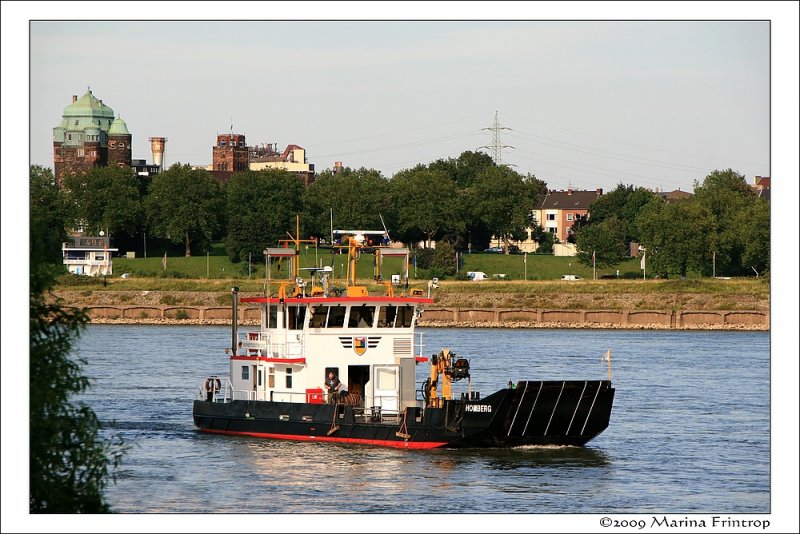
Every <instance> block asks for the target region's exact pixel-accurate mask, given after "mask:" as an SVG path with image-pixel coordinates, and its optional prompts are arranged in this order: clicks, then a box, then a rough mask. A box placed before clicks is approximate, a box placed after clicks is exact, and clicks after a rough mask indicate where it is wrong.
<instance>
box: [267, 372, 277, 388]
mask: <svg viewBox="0 0 800 534" xmlns="http://www.w3.org/2000/svg"><path fill="white" fill-rule="evenodd" d="M267 386H269V387H270V388H274V387H275V368H274V367H270V368H269V375H267Z"/></svg>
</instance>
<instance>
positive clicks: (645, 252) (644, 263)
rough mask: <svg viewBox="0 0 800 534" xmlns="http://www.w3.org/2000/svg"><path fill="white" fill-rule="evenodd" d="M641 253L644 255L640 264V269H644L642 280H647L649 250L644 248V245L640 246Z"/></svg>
mask: <svg viewBox="0 0 800 534" xmlns="http://www.w3.org/2000/svg"><path fill="white" fill-rule="evenodd" d="M639 252H641V253H642V259H641V261H640V262H639V267H641V268H642V280H644V279H646V278H647V262H646V258H647V249H646V248H644V247H643V246H642V245H639Z"/></svg>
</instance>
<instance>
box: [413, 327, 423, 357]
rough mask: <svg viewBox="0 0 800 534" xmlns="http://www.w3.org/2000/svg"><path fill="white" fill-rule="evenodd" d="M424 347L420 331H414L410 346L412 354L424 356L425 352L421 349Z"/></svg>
mask: <svg viewBox="0 0 800 534" xmlns="http://www.w3.org/2000/svg"><path fill="white" fill-rule="evenodd" d="M424 348H425V344H424V343H423V342H422V332H414V346H413V347H412V352H413V353H414V356H421V357H425V353H424V352H423V350H422V349H424Z"/></svg>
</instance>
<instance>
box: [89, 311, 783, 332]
mask: <svg viewBox="0 0 800 534" xmlns="http://www.w3.org/2000/svg"><path fill="white" fill-rule="evenodd" d="M86 309H87V311H88V313H89V316H90V317H91V319H92V323H94V324H148V325H229V324H230V322H231V309H230V308H229V307H223V306H214V307H192V306H88V307H86ZM259 313H260V312H259V309H258V308H254V307H240V308H239V313H238V315H239V317H238V323H239V324H241V325H244V326H256V325H258V324H259ZM769 321H770V318H769V312H761V311H755V310H750V311H718V310H717V311H710V310H705V311H658V310H639V311H626V310H544V309H475V308H471V309H459V308H430V309H427V310H425V312H424V313H423V315H422V317H421V318H420V319H419V322H418V325H419V326H421V327H429V328H566V329H635V330H752V331H757V330H769Z"/></svg>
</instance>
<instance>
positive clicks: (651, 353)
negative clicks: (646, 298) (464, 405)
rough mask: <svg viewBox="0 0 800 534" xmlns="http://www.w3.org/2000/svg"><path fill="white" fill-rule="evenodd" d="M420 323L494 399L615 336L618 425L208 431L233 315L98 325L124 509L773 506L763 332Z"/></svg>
mask: <svg viewBox="0 0 800 534" xmlns="http://www.w3.org/2000/svg"><path fill="white" fill-rule="evenodd" d="M421 330H422V331H423V332H424V333H425V335H424V342H425V350H424V352H425V353H427V354H430V353H433V352H438V351H439V350H440V349H441V348H443V347H449V348H451V349H452V350H454V351H455V352H457V353H458V354H459V355H461V356H464V357H467V358H469V359H470V361H471V366H472V371H471V372H472V375H473V388H474V389H478V390H480V391H481V393H482V395H483V396H486V395H488V394H489V393H491V392H493V391H495V390H496V389H498V388H501V387H504V386H505V384H506V383H507V382H508V380H509V379H513V380H514V381H516V380H519V379H532V380H538V379H594V380H596V379H603V378H606V376H607V368H606V364H605V363H600V357H601V356H602V354H603V353H604V352H605V351H606V350H607V349H611V351H612V363H613V368H612V370H613V382H614V386H615V387H616V389H617V392H616V398H615V401H614V409H613V411H612V414H611V424H610V426H609V428H608V429H607V430H606V431H605V432H604V433H603V434H601V435H600V436H598V437H597V438H595V439H594V440H593V441H591V442H589V444H588V445H587V446H586V447H583V448H575V447H566V448H522V449H514V450H467V451H464V450H458V451H456V450H441V451H440V450H434V451H404V450H393V449H383V448H375V447H363V446H352V445H336V444H323V443H303V442H288V441H268V440H259V439H254V438H239V437H228V436H213V435H206V434H202V433H200V432H198V431H197V430H195V428H194V426H193V423H192V400H193V399H194V398H195V396H196V394H197V388H198V386H199V384H200V381H201V379H202V377H204V376H206V375H209V374H220V375H226V376H227V374H228V360H227V358H226V356H225V355H224V353H223V347H224V346H225V345H226V344H227V342H228V341H229V339H230V331H229V329H228V328H225V327H200V326H187V327H167V326H157V327H154V326H119V325H113V326H111V325H109V326H102V325H92V326H90V327H88V328H87V330H86V332H85V333H84V334H83V336H82V337H81V339H80V341H79V343H78V347H79V354H80V355H81V356H83V357H85V358H87V359H88V365H87V367H86V373H87V374H88V375H89V376H91V377H93V378H94V379H95V382H94V386H93V388H92V389H91V391H90V392H89V394H88V395H87V396H86V398H87V400H88V402H89V403H90V404H91V406H92V407H93V408H94V410H95V411H96V412H97V414H98V415H99V416H100V417H101V418H102V419H104V420H116V422H117V431H118V432H119V433H120V434H121V435H122V437H123V438H124V439H125V440H126V441H127V442H128V443H130V444H132V445H133V448H132V449H131V450H130V451H129V452H128V454H127V456H126V457H125V461H124V465H123V467H122V469H121V470H120V472H119V477H118V481H117V484H116V485H110V486H109V489H108V491H107V497H108V500H109V502H110V504H111V506H112V508H113V509H114V510H115V511H119V512H194V513H201V512H203V513H205V512H237V513H239V512H250V513H253V512H264V513H297V512H303V513H310V512H402V513H409V512H412V513H413V512H426V513H429V512H442V511H447V509H446V508H445V510H443V503H442V500H441V499H445V500H446V501H447V502H450V503H457V504H458V509H453V510H452V511H454V512H455V511H464V510H468V511H470V512H479V513H496V512H504V513H514V512H524V513H549V514H553V513H591V512H596V513H600V512H618V513H620V512H636V513H692V512H703V513H727V512H733V511H735V512H750V513H759V512H769V511H770V493H769V473H770V471H769V460H770V458H769V334H768V333H764V332H661V331H618V330H613V331H601V330H539V329H533V330H502V329H421ZM427 370H428V368H427V366H425V365H420V366H419V367H418V368H417V379H418V382H419V381H421V380H423V379H424V378H425V377H426V376H427ZM459 385H460V384H459ZM457 391H458V389H457ZM332 487H335V489H336V490H335V491H331V488H332Z"/></svg>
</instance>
